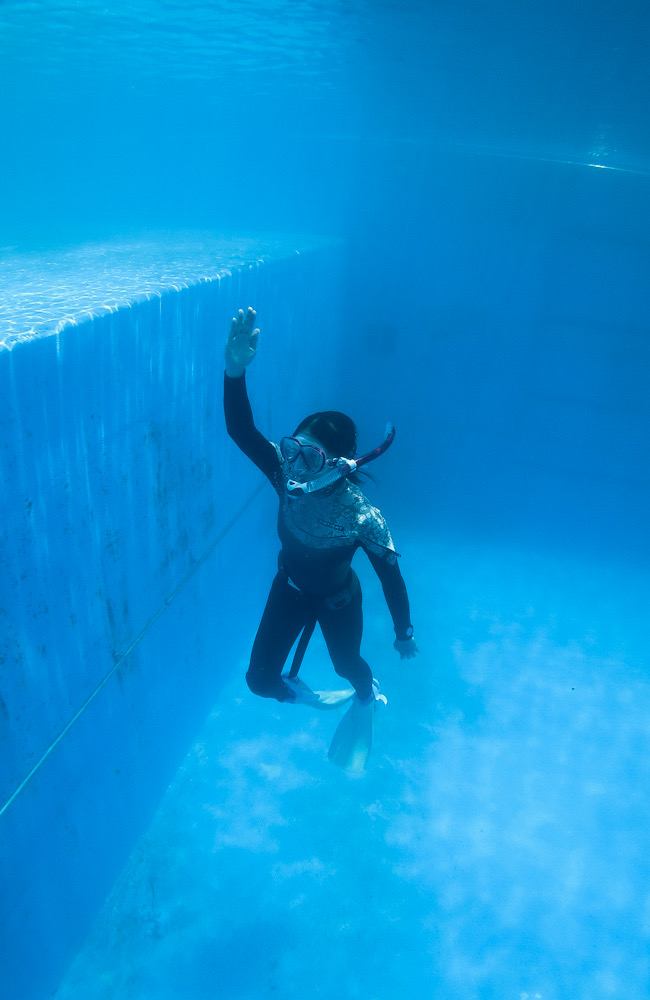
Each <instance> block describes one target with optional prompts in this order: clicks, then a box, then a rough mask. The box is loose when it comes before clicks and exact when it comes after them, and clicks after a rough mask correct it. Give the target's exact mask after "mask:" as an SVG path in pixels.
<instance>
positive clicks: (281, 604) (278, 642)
mask: <svg viewBox="0 0 650 1000" xmlns="http://www.w3.org/2000/svg"><path fill="white" fill-rule="evenodd" d="M308 615H309V607H308V604H307V601H306V600H305V598H304V596H303V595H302V594H301V593H300V591H299V590H296V589H295V588H294V587H291V586H290V585H289V584H288V583H287V580H286V577H284V576H283V575H282V574H280V573H278V575H277V576H276V578H275V580H274V581H273V585H272V586H271V592H270V594H269V597H268V600H267V602H266V607H265V609H264V614H263V615H262V620H261V622H260V626H259V628H258V630H257V635H256V636H255V642H254V643H253V650H252V652H251V659H250V665H249V667H248V672H247V674H246V682H247V684H248V686H249V688H250V689H251V691H252V692H253V694H258V695H260V696H261V697H262V698H276V699H277V700H278V701H285V700H286V699H287V697H289V698H291V693H290V691H289V690H288V688H287V686H286V684H285V683H284V681H283V680H282V667H283V666H284V663H285V660H286V659H287V656H288V655H289V653H290V651H291V647H292V646H293V644H294V642H295V641H296V639H297V637H298V635H299V633H300V630H301V629H302V628H303V626H304V624H305V621H306V620H307V617H308Z"/></svg>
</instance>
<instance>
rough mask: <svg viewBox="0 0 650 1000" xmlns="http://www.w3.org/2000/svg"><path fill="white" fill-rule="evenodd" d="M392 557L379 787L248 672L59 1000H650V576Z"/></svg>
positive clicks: (214, 719) (317, 717)
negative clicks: (403, 642)
mask: <svg viewBox="0 0 650 1000" xmlns="http://www.w3.org/2000/svg"><path fill="white" fill-rule="evenodd" d="M400 544H401V547H402V551H403V552H404V553H405V555H404V559H403V567H402V568H403V572H404V574H405V576H406V578H407V580H408V583H409V587H410V591H411V597H412V602H413V605H414V619H415V623H416V626H417V636H418V641H419V643H420V648H421V654H420V656H419V658H418V659H417V660H415V661H413V663H404V664H403V663H400V661H399V660H398V659H397V658H396V655H395V654H394V653H393V651H392V650H391V648H390V623H389V620H388V617H387V613H386V611H385V608H384V607H383V605H382V602H381V597H380V594H379V593H378V588H377V585H376V583H375V581H374V580H373V579H372V577H371V576H368V575H367V574H366V573H365V572H364V574H363V578H364V586H365V593H366V618H367V629H366V641H365V653H366V655H367V658H368V659H369V661H370V662H371V663H372V664H373V667H374V669H375V672H376V673H377V675H378V676H379V679H380V681H381V683H382V687H383V690H384V691H385V692H386V694H387V695H388V699H389V704H388V708H387V710H386V712H385V713H384V714H383V717H381V718H380V719H379V720H378V724H377V727H376V740H375V747H374V750H373V756H372V758H371V766H370V768H369V770H368V772H367V774H366V775H365V776H364V777H362V778H355V777H351V776H348V775H346V774H344V773H342V772H340V771H337V770H336V769H335V768H334V767H332V766H331V765H330V764H328V762H327V760H326V756H325V755H326V750H327V746H328V742H329V739H330V736H331V733H332V731H333V729H334V727H335V724H336V718H337V717H336V716H333V715H331V714H329V713H313V714H310V712H309V710H308V709H305V708H297V707H281V706H279V705H276V704H275V703H267V702H263V701H261V700H260V699H256V698H254V697H253V696H252V695H249V693H248V692H247V690H246V688H245V686H244V683H243V679H242V676H241V675H242V673H243V669H244V666H245V665H244V664H240V665H239V667H237V665H234V667H235V668H236V669H237V674H236V676H235V677H234V679H233V680H232V683H231V684H230V686H229V688H227V689H226V691H225V693H224V695H223V698H222V699H221V700H220V702H219V704H218V705H217V706H216V707H215V709H214V711H213V713H212V714H211V716H210V718H209V719H208V720H207V722H206V724H205V727H204V729H203V731H202V732H201V733H200V735H199V737H198V739H197V742H196V744H195V746H194V747H193V748H192V749H191V752H190V753H189V755H188V757H187V758H186V760H185V761H184V763H183V766H182V767H181V769H180V770H179V772H178V775H177V777H176V779H175V781H174V782H173V784H172V786H171V787H170V789H169V791H168V793H167V795H166V796H165V798H164V800H163V801H162V803H161V805H160V809H159V812H158V814H157V816H156V819H155V821H154V822H153V824H152V826H151V828H150V829H149V831H148V832H147V834H146V835H145V836H144V837H143V839H142V841H141V842H140V844H139V845H138V847H137V849H136V850H135V851H134V853H133V855H132V857H131V859H130V862H129V864H128V865H127V867H126V869H125V871H124V874H123V876H122V878H121V879H120V880H119V881H118V883H117V884H116V886H115V888H114V891H113V893H112V895H111V897H110V898H109V899H108V901H107V903H106V906H105V908H104V910H103V912H102V913H101V914H100V916H99V918H98V920H97V922H96V925H95V927H94V929H93V931H92V933H91V934H90V936H89V938H88V941H87V943H86V945H85V947H84V948H83V949H82V951H81V952H80V954H79V955H78V956H77V958H76V960H75V961H74V963H73V965H72V967H71V968H70V970H69V974H68V976H67V978H66V980H65V982H64V983H63V985H62V986H61V988H60V989H59V991H58V993H57V994H56V1000H82V998H85V997H87V996H89V995H92V996H93V998H95V1000H109V998H110V1000H127V998H129V1000H130V998H133V1000H135V998H137V1000H186V998H187V1000H190V998H192V1000H208V998H210V1000H213V998H214V997H219V998H224V1000H225V998H228V1000H230V998H232V1000H259V998H262V997H264V998H266V997H269V998H271V997H282V998H283V1000H285V998H293V997H296V998H298V997H300V998H301V1000H302V998H304V997H306V996H314V997H319V998H327V1000H340V998H341V997H346V998H360V1000H361V998H363V1000H394V998H395V997H397V996H402V995H408V996H409V997H411V998H417V1000H420V998H421V1000H431V998H433V997H435V998H436V1000H457V998H459V1000H469V998H477V1000H478V998H480V1000H504V998H510V997H512V998H513V1000H522V998H526V1000H529V998H530V1000H532V998H542V1000H566V998H567V997H569V996H570V997H571V998H573V1000H578V998H579V1000H605V998H608V997H613V996H625V997H626V1000H641V998H643V1000H645V998H646V997H647V995H648V991H649V989H650V960H649V959H648V955H649V954H650V949H649V948H648V938H649V937H650V869H649V865H648V861H647V851H646V837H647V830H648V827H649V825H650V805H649V803H648V797H647V788H648V786H649V778H650V773H649V772H650V681H649V679H648V676H647V673H646V672H645V671H644V665H645V664H647V653H648V644H647V643H648V641H647V638H645V637H644V635H643V632H644V619H643V608H644V607H646V606H647V598H648V578H647V577H640V576H639V575H636V576H633V575H631V574H630V573H627V572H625V571H624V570H623V569H620V570H618V571H617V570H614V569H612V568H611V567H601V568H598V567H597V566H595V565H593V566H589V567H586V566H577V565H569V564H567V563H565V562H562V563H560V562H557V561H555V560H553V559H552V558H544V557H535V556H531V555H527V556H524V555H523V554H519V553H516V552H509V551H504V550H498V549H490V548H488V547H483V548H480V547H470V546H466V547H462V548H461V547H459V546H456V545H452V544H448V545H447V544H435V545H430V546H426V547H425V546H424V545H422V540H421V539H417V538H411V539H410V540H409V539H408V538H400ZM359 563H360V567H359V568H360V570H362V569H363V563H362V560H361V559H359ZM254 624H255V623H254V622H253V621H252V623H251V627H252V628H253V627H254ZM220 666H221V668H223V669H231V668H232V666H233V665H225V664H224V665H220ZM303 673H304V676H305V679H306V680H308V681H310V680H311V681H314V682H316V683H317V684H318V683H319V682H322V681H323V680H325V679H326V678H327V677H329V676H330V674H329V673H328V668H327V664H326V659H325V654H324V650H323V648H322V645H321V644H320V642H315V644H314V647H313V649H310V651H309V653H308V657H307V660H306V662H305V665H304V668H303Z"/></svg>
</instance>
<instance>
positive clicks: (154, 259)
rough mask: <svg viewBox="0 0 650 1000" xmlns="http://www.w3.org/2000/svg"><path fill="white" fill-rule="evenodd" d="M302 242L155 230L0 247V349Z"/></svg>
mask: <svg viewBox="0 0 650 1000" xmlns="http://www.w3.org/2000/svg"><path fill="white" fill-rule="evenodd" d="M320 243H322V241H320V242H319V241H318V240H317V239H309V240H307V239H305V238H304V237H302V238H300V237H298V238H294V237H290V236H287V237H282V236H280V237H265V236H260V237H257V236H256V237H233V236H223V235H220V234H217V233H202V232H178V233H171V232H160V233H146V234H142V235H140V236H137V237H134V236H129V237H124V238H119V239H118V238H115V239H112V240H109V241H106V242H103V243H86V244H83V245H81V246H76V247H71V248H68V249H65V248H63V249H58V250H54V251H46V250H43V251H30V252H26V253H19V252H16V251H15V250H14V248H11V247H9V248H4V249H2V248H0V350H2V349H3V348H5V349H6V348H11V347H13V346H14V345H15V344H17V343H20V342H22V341H25V340H31V339H32V338H33V337H36V336H44V335H46V334H48V333H57V332H59V331H60V330H62V329H63V328H64V327H65V326H67V325H68V324H69V323H79V322H82V321H84V320H87V319H89V318H92V317H94V316H100V315H103V314H105V313H107V312H114V311H115V310H116V309H118V308H120V307H123V306H127V305H129V304H130V303H132V302H134V301H136V300H142V299H146V298H150V297H151V296H152V295H160V294H161V293H162V292H164V291H166V290H168V289H171V288H177V289H180V288H184V287H187V286H188V285H190V284H195V283H197V282H201V281H214V280H217V279H219V278H220V277H221V276H222V275H224V274H228V273H229V268H233V267H243V266H247V265H249V264H254V263H255V262H256V261H258V260H269V259H272V258H273V259H275V258H277V257H284V256H288V255H291V254H295V253H297V252H300V251H302V250H305V249H315V248H317V247H318V246H319V245H320Z"/></svg>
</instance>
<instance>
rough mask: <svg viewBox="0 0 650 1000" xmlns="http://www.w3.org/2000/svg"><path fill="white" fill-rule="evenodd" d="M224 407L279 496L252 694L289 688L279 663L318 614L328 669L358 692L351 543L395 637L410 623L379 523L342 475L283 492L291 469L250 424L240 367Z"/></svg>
mask: <svg viewBox="0 0 650 1000" xmlns="http://www.w3.org/2000/svg"><path fill="white" fill-rule="evenodd" d="M224 410H225V415H226V427H227V430H228V434H229V435H230V437H231V438H232V439H233V441H234V442H235V443H236V444H237V445H238V446H239V447H240V448H241V450H242V451H243V452H244V454H245V455H247V456H248V457H249V458H250V459H251V460H252V461H253V462H254V463H255V465H256V466H257V467H258V468H259V469H261V471H262V472H263V473H264V475H265V476H266V477H267V479H269V480H270V482H271V483H272V485H273V487H274V489H275V490H276V492H277V494H278V497H279V499H280V511H279V515H278V534H279V536H280V541H281V542H282V551H281V553H280V558H279V570H278V574H277V576H276V578H275V580H274V581H273V586H272V587H271V592H270V594H269V598H268V601H267V604H266V608H265V610H264V614H263V616H262V621H261V622H260V626H259V629H258V632H257V636H256V638H255V642H254V644H253V651H252V654H251V661H250V666H249V669H248V673H247V674H246V680H247V682H248V686H249V687H250V689H251V691H253V692H254V693H255V694H259V695H262V696H263V697H266V698H277V699H278V700H279V701H284V700H285V699H286V698H287V696H288V689H287V686H286V685H285V683H284V681H283V680H282V677H281V674H282V668H283V666H284V663H285V661H286V659H287V657H288V655H289V652H290V651H291V647H292V646H293V644H294V642H295V640H296V638H297V637H298V635H299V634H300V632H301V630H302V629H303V628H304V627H305V625H307V624H308V623H309V622H310V621H312V620H313V619H314V618H316V619H317V621H318V623H319V625H320V627H321V630H322V632H323V636H324V638H325V642H326V644H327V648H328V651H329V654H330V656H331V658H332V663H333V664H334V669H335V670H336V672H337V673H338V674H340V676H341V677H345V678H346V679H347V680H349V682H350V683H351V684H352V686H353V687H354V688H355V689H356V691H357V693H358V695H359V697H360V698H363V699H365V698H367V697H368V696H369V695H370V692H371V686H372V673H371V671H370V667H369V666H368V664H367V663H366V662H365V660H363V659H362V657H361V653H360V648H361V633H362V630H363V619H362V613H361V587H360V585H359V580H358V578H357V575H356V573H355V572H354V571H353V570H352V568H351V566H350V563H351V561H352V557H353V556H354V553H355V552H356V550H357V549H358V548H362V549H363V550H364V551H365V553H366V555H367V556H368V558H369V559H370V562H371V563H372V565H373V567H374V569H375V571H376V573H377V575H378V577H379V579H380V581H381V584H382V587H383V591H384V595H385V597H386V601H387V604H388V608H389V610H390V613H391V616H392V619H393V624H394V627H395V634H396V636H397V638H398V639H406V638H407V637H408V630H409V629H410V628H411V622H410V612H409V602H408V597H407V594H406V587H405V585H404V581H403V579H402V575H401V573H400V570H399V566H398V565H397V553H396V552H395V548H394V545H393V541H392V538H391V536H390V532H389V530H388V527H387V525H386V522H385V520H384V518H383V517H382V515H381V513H380V512H379V511H378V510H377V508H376V507H373V506H372V505H371V504H370V503H369V502H368V500H367V499H366V497H365V496H364V494H363V493H362V492H361V490H360V489H359V487H358V486H356V485H355V484H354V483H352V482H351V481H350V480H349V479H343V480H340V481H339V482H338V483H336V484H335V485H334V486H331V487H326V488H325V489H323V490H319V491H316V492H314V493H311V494H309V493H308V494H306V495H304V496H299V497H290V496H289V495H288V493H287V490H286V482H287V479H289V478H293V470H292V469H291V467H290V466H289V465H288V464H287V463H285V462H284V461H283V459H282V456H281V454H280V450H279V448H278V447H277V445H275V444H273V443H272V442H271V441H267V439H266V438H265V437H264V435H263V434H261V433H260V432H259V431H258V430H257V428H256V427H255V424H254V422H253V414H252V412H251V407H250V403H249V401H248V395H247V393H246V377H245V375H242V376H241V377H239V378H230V377H229V376H227V375H226V376H225V381H224Z"/></svg>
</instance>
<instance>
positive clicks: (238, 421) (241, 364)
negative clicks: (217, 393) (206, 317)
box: [223, 309, 280, 487]
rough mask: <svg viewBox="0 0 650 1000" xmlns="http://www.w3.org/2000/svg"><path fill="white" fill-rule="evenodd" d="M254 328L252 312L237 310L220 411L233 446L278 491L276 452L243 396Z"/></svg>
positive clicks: (255, 334) (228, 344) (254, 343)
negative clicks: (255, 421)
mask: <svg viewBox="0 0 650 1000" xmlns="http://www.w3.org/2000/svg"><path fill="white" fill-rule="evenodd" d="M254 325H255V310H254V309H249V310H248V312H247V313H246V316H244V311H243V310H242V309H240V310H239V313H238V315H237V316H236V317H233V321H232V325H231V327H230V333H229V335H228V340H227V341H226V349H225V361H226V373H225V376H224V387H223V407H224V413H225V417H226V430H227V431H228V434H229V435H230V437H231V438H232V439H233V441H234V442H235V444H236V445H237V446H238V447H239V448H241V450H242V451H243V452H244V454H245V455H247V456H248V458H250V459H251V461H252V462H254V463H255V465H256V466H257V467H258V469H260V470H261V471H262V472H263V473H264V475H265V476H266V477H267V479H270V481H271V482H272V483H273V485H274V486H276V487H277V482H278V477H279V476H280V462H279V460H278V456H277V453H276V450H275V448H274V447H273V445H272V444H271V442H270V441H267V440H266V438H265V437H264V435H263V434H261V433H260V432H259V431H258V429H257V427H256V426H255V423H254V421H253V412H252V410H251V404H250V402H249V400H248V393H247V392H246V378H245V374H246V368H247V366H248V365H249V364H250V363H251V361H252V360H253V358H254V357H255V352H256V351H257V338H258V336H259V332H260V331H259V330H258V329H253V327H254Z"/></svg>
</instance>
